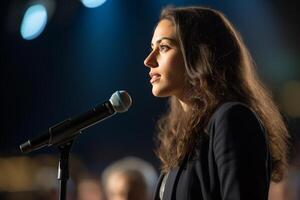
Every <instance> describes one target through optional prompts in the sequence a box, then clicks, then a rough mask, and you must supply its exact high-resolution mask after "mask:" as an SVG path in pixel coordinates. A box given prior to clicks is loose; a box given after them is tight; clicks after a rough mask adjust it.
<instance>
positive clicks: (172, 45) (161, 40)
mask: <svg viewBox="0 0 300 200" xmlns="http://www.w3.org/2000/svg"><path fill="white" fill-rule="evenodd" d="M151 48H152V51H151V52H150V54H149V55H148V57H147V58H146V59H145V61H144V64H145V65H146V66H147V67H149V68H150V73H149V75H150V78H151V79H150V83H151V84H152V93H153V95H154V96H157V97H167V96H176V97H178V98H180V97H181V96H182V95H183V93H184V86H185V66H184V60H183V56H182V53H181V51H180V48H179V44H178V41H177V39H176V32H175V27H174V25H173V24H172V22H171V21H169V20H165V19H164V20H161V21H160V22H159V23H158V25H157V27H156V29H155V31H154V34H153V37H152V42H151Z"/></svg>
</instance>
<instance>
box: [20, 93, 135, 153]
mask: <svg viewBox="0 0 300 200" xmlns="http://www.w3.org/2000/svg"><path fill="white" fill-rule="evenodd" d="M122 92H123V93H122ZM124 92H125V91H117V92H116V93H114V94H113V95H112V97H111V99H110V101H106V102H104V103H102V104H100V105H97V106H96V107H94V108H92V109H90V110H89V111H87V112H85V113H82V114H80V115H78V116H76V117H74V118H69V119H66V120H64V121H62V122H60V123H58V124H56V125H54V126H52V127H50V128H49V129H48V131H46V132H45V133H43V134H42V135H40V136H38V137H36V138H34V139H31V140H28V141H26V142H25V143H23V144H21V145H20V149H21V151H22V152H25V153H27V152H30V151H33V150H37V149H40V148H42V147H45V146H52V145H59V144H64V143H66V142H68V141H70V140H72V139H73V138H74V137H76V136H77V135H78V134H79V133H80V132H81V131H82V130H84V129H86V128H88V127H90V126H93V125H94V124H96V123H98V122H100V121H102V120H104V119H106V118H108V117H110V116H113V115H114V114H115V113H116V112H124V111H127V109H128V108H129V107H130V106H131V98H130V96H129V95H128V94H127V93H126V92H125V93H124ZM124 94H125V97H126V98H125V97H124ZM122 95H123V96H122ZM120 96H121V99H120ZM122 98H123V99H122ZM124 98H125V100H126V101H125V102H124V101H123V100H124ZM128 99H129V100H128Z"/></svg>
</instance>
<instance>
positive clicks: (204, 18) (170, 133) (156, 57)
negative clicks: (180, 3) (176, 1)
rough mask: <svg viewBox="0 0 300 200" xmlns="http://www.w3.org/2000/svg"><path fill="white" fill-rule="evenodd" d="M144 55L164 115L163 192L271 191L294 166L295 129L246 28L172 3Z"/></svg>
mask: <svg viewBox="0 0 300 200" xmlns="http://www.w3.org/2000/svg"><path fill="white" fill-rule="evenodd" d="M151 47H152V51H151V52H150V54H149V55H148V57H147V58H146V59H145V61H144V63H145V65H146V66H147V67H149V69H150V73H149V75H150V77H151V80H150V82H151V84H152V93H153V95H154V96H156V97H170V98H169V110H168V112H167V113H166V114H165V115H164V116H163V117H162V118H161V119H160V120H159V122H158V136H157V141H158V148H157V151H156V152H157V155H158V157H159V159H160V160H161V162H162V167H161V169H162V174H161V176H160V178H159V181H158V185H157V190H156V193H155V199H157V200H159V199H161V200H171V199H176V200H179V199H180V200H181V199H182V200H192V199H197V200H199V199H204V200H219V199H220V200H221V199H223V200H227V199H231V200H238V199H241V200H248V199H249V200H250V199H251V200H261V199H268V189H269V184H270V181H271V180H272V181H280V180H281V179H282V177H283V175H284V169H285V167H286V162H287V161H286V160H287V159H286V153H287V138H288V133H287V129H286V127H285V124H284V122H283V120H282V117H281V115H280V113H279V111H278V109H277V107H276V105H275V103H274V102H273V100H272V98H271V96H270V94H269V92H268V91H267V90H266V89H265V87H264V86H263V84H262V83H261V81H260V80H259V78H258V77H257V74H256V72H255V69H254V63H253V61H252V59H251V57H250V55H249V52H248V51H247V48H246V47H245V44H244V43H243V41H242V39H241V37H240V36H239V33H238V32H237V31H236V30H235V29H234V27H233V25H232V24H231V23H230V22H229V21H228V19H227V18H226V17H225V16H224V15H223V14H222V13H220V12H218V11H216V10H213V9H209V8H203V7H184V8H170V7H169V8H165V9H164V10H163V11H162V13H161V16H160V20H159V23H158V24H157V26H156V29H155V31H154V34H153V38H152V42H151Z"/></svg>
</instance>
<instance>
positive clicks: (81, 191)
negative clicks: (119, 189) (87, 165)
mask: <svg viewBox="0 0 300 200" xmlns="http://www.w3.org/2000/svg"><path fill="white" fill-rule="evenodd" d="M104 199H105V198H104V192H103V190H102V187H101V183H100V179H99V178H98V177H94V176H85V177H83V178H81V179H80V180H79V181H78V184H77V200H104Z"/></svg>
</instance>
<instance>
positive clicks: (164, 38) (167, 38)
mask: <svg viewBox="0 0 300 200" xmlns="http://www.w3.org/2000/svg"><path fill="white" fill-rule="evenodd" d="M162 40H169V41H171V42H172V43H174V44H176V43H177V42H176V40H175V39H174V38H170V37H161V38H159V39H158V40H156V42H155V43H156V44H159V43H161V41H162ZM153 45H154V44H153V43H152V42H151V47H152V46H153Z"/></svg>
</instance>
